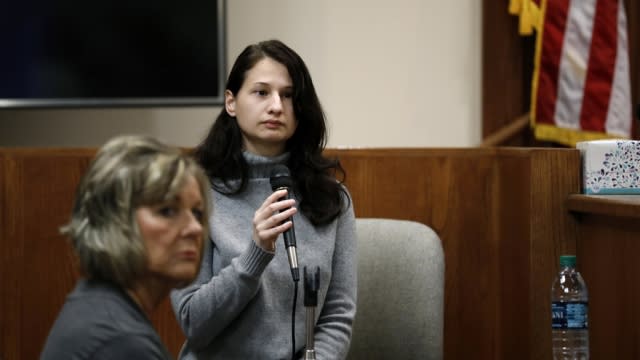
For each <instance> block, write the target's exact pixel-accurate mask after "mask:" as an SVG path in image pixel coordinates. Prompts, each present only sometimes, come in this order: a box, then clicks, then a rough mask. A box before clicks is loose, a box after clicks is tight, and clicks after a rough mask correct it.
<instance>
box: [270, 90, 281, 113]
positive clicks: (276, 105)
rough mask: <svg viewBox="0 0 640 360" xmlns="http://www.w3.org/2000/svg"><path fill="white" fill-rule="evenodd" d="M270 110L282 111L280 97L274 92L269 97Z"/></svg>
mask: <svg viewBox="0 0 640 360" xmlns="http://www.w3.org/2000/svg"><path fill="white" fill-rule="evenodd" d="M271 111H275V112H280V111H282V98H281V97H280V94H278V93H274V94H273V97H272V99H271Z"/></svg>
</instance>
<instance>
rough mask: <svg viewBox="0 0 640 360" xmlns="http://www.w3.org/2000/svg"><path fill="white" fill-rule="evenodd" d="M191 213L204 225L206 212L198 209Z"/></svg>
mask: <svg viewBox="0 0 640 360" xmlns="http://www.w3.org/2000/svg"><path fill="white" fill-rule="evenodd" d="M191 213H193V217H195V218H196V220H198V222H199V223H200V224H202V222H203V221H204V211H203V210H202V209H198V208H196V209H193V210H191Z"/></svg>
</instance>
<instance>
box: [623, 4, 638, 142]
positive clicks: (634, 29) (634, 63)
mask: <svg viewBox="0 0 640 360" xmlns="http://www.w3.org/2000/svg"><path fill="white" fill-rule="evenodd" d="M625 5H626V10H627V21H628V22H629V65H630V69H631V93H632V98H631V99H632V100H633V111H634V119H635V124H634V125H635V128H634V130H635V132H634V134H635V135H634V139H640V114H639V113H638V112H640V46H638V44H640V2H639V1H636V0H625Z"/></svg>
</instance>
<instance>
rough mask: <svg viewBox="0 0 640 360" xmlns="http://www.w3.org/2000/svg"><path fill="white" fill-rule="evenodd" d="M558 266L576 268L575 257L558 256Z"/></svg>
mask: <svg viewBox="0 0 640 360" xmlns="http://www.w3.org/2000/svg"><path fill="white" fill-rule="evenodd" d="M560 266H569V267H575V266H576V256H575V255H561V256H560Z"/></svg>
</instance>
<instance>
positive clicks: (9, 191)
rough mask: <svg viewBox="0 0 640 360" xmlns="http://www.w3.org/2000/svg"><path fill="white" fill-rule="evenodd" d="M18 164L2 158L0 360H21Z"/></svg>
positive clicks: (20, 249)
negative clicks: (17, 206)
mask: <svg viewBox="0 0 640 360" xmlns="http://www.w3.org/2000/svg"><path fill="white" fill-rule="evenodd" d="M16 170H17V169H16V166H15V163H13V162H10V161H9V158H8V157H7V156H5V155H4V154H0V175H1V176H0V202H1V203H2V209H0V248H2V251H0V358H2V359H20V342H19V339H20V334H19V333H20V329H21V321H20V320H21V297H22V296H21V295H22V292H21V290H22V284H21V283H20V281H19V278H18V277H17V276H14V274H16V273H17V272H19V271H20V269H21V266H20V260H21V259H22V254H23V251H22V250H23V246H22V243H21V242H20V241H19V240H20V239H21V236H20V235H21V234H20V233H19V231H20V230H21V229H20V228H19V226H17V225H18V219H20V218H21V217H22V216H21V214H19V212H20V211H21V209H20V208H16V207H15V204H17V203H19V202H18V201H17V199H16V198H17V197H18V196H19V194H20V193H21V192H22V191H21V190H22V188H21V187H20V183H21V182H20V181H11V179H16V175H17V173H19V171H18V172H17V171H16Z"/></svg>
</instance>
